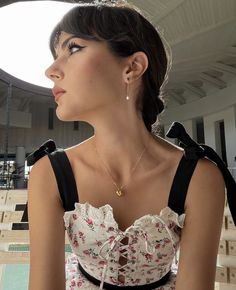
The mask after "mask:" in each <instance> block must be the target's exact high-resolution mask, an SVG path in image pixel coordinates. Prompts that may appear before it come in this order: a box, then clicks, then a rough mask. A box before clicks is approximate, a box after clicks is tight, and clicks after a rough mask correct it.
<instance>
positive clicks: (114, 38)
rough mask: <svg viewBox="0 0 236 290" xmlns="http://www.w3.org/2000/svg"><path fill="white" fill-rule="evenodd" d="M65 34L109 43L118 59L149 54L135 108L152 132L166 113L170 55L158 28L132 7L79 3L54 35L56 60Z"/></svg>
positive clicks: (59, 24) (51, 45) (52, 44)
mask: <svg viewBox="0 0 236 290" xmlns="http://www.w3.org/2000/svg"><path fill="white" fill-rule="evenodd" d="M62 31H64V32H66V33H69V34H72V35H75V36H76V37H79V38H83V39H86V40H95V41H106V42H107V43H108V47H109V48H110V50H111V52H112V53H114V55H116V56H118V57H127V56H130V55H132V54H133V53H135V52H137V51H143V52H144V53H145V54H146V55H147V57H148V61H149V65H148V68H147V70H146V71H145V73H144V74H143V77H142V81H143V88H142V90H141V91H140V93H139V95H138V98H137V103H136V106H137V109H138V110H140V111H141V112H142V117H143V121H144V124H145V126H146V128H147V129H148V131H150V132H151V130H152V124H153V123H155V122H156V119H157V115H158V114H160V113H161V112H162V111H163V110H164V104H163V99H162V96H161V91H162V90H161V86H162V85H163V82H164V80H166V75H167V68H168V58H167V53H166V50H165V47H164V44H163V42H162V39H161V37H160V35H159V33H158V32H157V30H156V28H155V27H154V26H153V25H152V24H151V23H150V22H149V21H148V20H147V19H146V18H145V17H144V16H143V15H142V14H141V12H140V11H138V10H137V9H136V8H134V7H133V6H131V5H129V4H123V5H109V4H80V5H78V6H76V7H74V8H72V9H71V10H69V12H67V13H66V14H65V16H64V17H63V18H62V20H61V21H60V22H59V23H58V24H57V25H56V27H55V28H54V30H53V31H52V33H51V36H50V49H51V52H52V54H53V56H54V57H55V47H56V45H57V43H58V41H59V37H60V33H61V32H62Z"/></svg>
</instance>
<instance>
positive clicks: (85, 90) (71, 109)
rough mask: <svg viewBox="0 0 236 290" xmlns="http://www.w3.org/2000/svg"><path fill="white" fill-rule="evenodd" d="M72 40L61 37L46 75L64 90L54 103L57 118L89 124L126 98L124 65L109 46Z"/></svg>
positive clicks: (104, 43) (66, 36)
mask: <svg viewBox="0 0 236 290" xmlns="http://www.w3.org/2000/svg"><path fill="white" fill-rule="evenodd" d="M71 37H72V35H70V34H67V33H65V32H62V33H61V35H60V39H59V43H58V45H57V47H56V49H55V51H56V55H57V57H56V59H55V61H54V62H53V64H52V65H51V66H50V67H49V68H48V69H47V70H46V72H45V74H46V76H47V77H48V78H50V79H51V80H52V81H53V82H54V87H59V88H61V89H63V90H65V93H64V94H62V95H60V97H59V98H57V99H56V100H55V101H56V103H57V105H58V106H57V110H56V113H57V116H58V118H59V119H60V120H63V121H74V120H85V121H86V120H88V119H89V117H90V114H91V116H92V115H93V114H94V111H95V110H96V113H98V114H99V113H101V114H102V113H104V109H107V110H109V108H111V106H114V105H115V103H116V102H119V101H120V100H121V99H123V98H124V97H125V89H126V84H125V82H124V80H123V78H122V74H123V70H124V62H123V61H122V60H123V59H121V58H118V57H115V56H114V55H113V54H112V53H111V52H110V51H109V49H108V46H107V43H106V42H97V41H91V40H89V41H88V40H84V39H81V38H76V37H73V38H71ZM63 43H64V45H63Z"/></svg>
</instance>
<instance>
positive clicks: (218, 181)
mask: <svg viewBox="0 0 236 290" xmlns="http://www.w3.org/2000/svg"><path fill="white" fill-rule="evenodd" d="M224 201H225V184H224V179H223V176H222V174H221V172H220V170H219V169H218V167H217V166H216V165H215V164H214V163H213V162H211V161H209V160H207V159H202V160H199V161H198V164H197V166H196V169H195V171H194V174H193V176H192V179H191V182H190V184H189V189H188V194H187V198H186V203H185V206H186V210H185V213H186V216H185V225H184V228H183V229H182V233H181V242H180V260H179V267H178V274H177V280H176V290H189V289H191V290H213V289H214V281H215V270H216V259H217V252H218V247H219V240H220V234H221V227H222V221H223V212H224V203H225V202H224Z"/></svg>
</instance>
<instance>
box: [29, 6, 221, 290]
mask: <svg viewBox="0 0 236 290" xmlns="http://www.w3.org/2000/svg"><path fill="white" fill-rule="evenodd" d="M50 48H51V51H52V54H53V56H54V59H55V61H54V62H53V64H52V65H51V66H50V67H49V68H48V69H47V70H46V76H47V77H48V78H50V79H51V80H52V81H53V83H54V88H53V93H54V96H55V102H56V103H57V109H56V114H57V116H58V118H59V119H60V120H62V121H75V120H79V121H86V122H88V123H89V124H91V125H92V126H93V127H94V135H93V136H92V137H91V138H89V139H87V140H86V141H84V142H81V143H80V144H78V145H76V146H73V147H71V148H67V149H66V150H65V151H61V153H60V154H61V155H60V156H61V157H60V158H61V159H60V158H59V159H60V160H64V161H63V162H64V163H63V162H62V164H59V163H58V162H61V161H58V160H59V159H58V160H57V157H56V156H57V154H49V155H48V156H44V157H43V158H41V159H40V160H39V161H38V162H37V163H36V164H35V166H34V167H33V169H32V171H31V174H30V180H29V188H28V192H29V226H30V251H31V255H30V279H29V289H30V290H47V289H48V290H54V289H55V290H63V289H65V288H66V289H71V290H72V289H119V288H122V287H123V288H124V289H125V287H127V286H130V287H129V288H126V289H131V287H133V288H132V289H158V290H173V289H175V290H190V289H191V290H213V289H214V279H215V269H216V256H217V252H218V245H219V238H220V233H221V226H222V216H223V210H224V199H225V185H224V179H223V177H222V174H221V172H220V170H219V169H218V168H217V166H216V165H215V164H214V163H213V162H211V161H210V160H208V159H206V158H201V159H200V160H199V161H198V162H195V161H196V160H195V161H194V159H191V158H189V160H188V162H189V161H190V163H189V164H190V165H191V164H194V165H193V166H192V167H191V168H192V169H191V170H190V169H188V167H184V166H183V164H182V163H184V162H186V160H185V159H186V157H185V156H187V155H186V154H185V153H186V152H184V150H183V149H182V148H180V147H178V146H175V145H172V144H171V143H169V142H167V141H166V140H164V139H162V138H161V137H159V136H155V134H153V132H152V124H153V123H155V121H156V118H157V115H158V114H160V113H161V112H162V111H163V108H164V106H163V101H162V98H161V91H162V88H163V85H164V83H165V81H166V79H167V73H168V70H169V67H168V59H167V55H166V50H165V48H164V45H163V39H161V37H160V35H159V34H158V32H157V30H156V29H155V28H154V27H153V26H152V24H151V23H150V22H149V21H148V20H147V19H146V18H145V17H144V16H142V15H141V13H140V12H138V11H137V10H136V9H135V8H132V7H131V6H129V5H128V4H89V5H88V4H87V5H79V6H77V7H75V8H73V9H72V10H71V11H69V12H68V13H67V14H66V15H65V16H64V18H63V19H62V21H61V22H60V23H59V24H58V25H57V26H56V27H55V29H54V31H53V32H52V35H51V39H50ZM63 154H64V155H63ZM58 155H59V154H58ZM48 157H49V158H48ZM67 158H68V159H67ZM194 162H195V163H194ZM70 166H71V167H70ZM189 168H190V167H189ZM177 173H178V174H177ZM206 174H207V178H206ZM72 195H73V197H72ZM68 200H70V201H68ZM78 201H79V202H78ZM69 202H70V203H71V202H72V204H73V205H74V207H73V208H72V207H66V206H67V205H66V204H67V203H69ZM175 208H176V210H175ZM181 208H182V209H181ZM64 211H65V212H64ZM65 227H66V229H67V233H68V237H69V241H70V243H71V247H72V249H73V252H74V253H73V254H71V255H70V256H69V258H68V259H67V263H66V265H65V256H64V246H65ZM179 246H180V257H179V263H178V272H177V274H176V271H175V269H174V266H175V265H174V263H173V265H172V262H173V261H174V260H175V259H174V257H175V256H176V252H177V250H178V247H179ZM176 263H177V262H176ZM65 270H66V271H65ZM140 285H142V286H140Z"/></svg>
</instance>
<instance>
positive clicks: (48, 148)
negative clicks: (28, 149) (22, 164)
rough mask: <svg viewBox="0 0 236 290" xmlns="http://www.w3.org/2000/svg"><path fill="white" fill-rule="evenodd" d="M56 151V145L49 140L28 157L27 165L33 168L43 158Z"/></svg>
mask: <svg viewBox="0 0 236 290" xmlns="http://www.w3.org/2000/svg"><path fill="white" fill-rule="evenodd" d="M55 150H56V144H55V142H54V141H53V140H51V139H49V140H48V141H46V142H44V143H43V144H42V145H41V146H40V147H39V149H37V150H35V151H34V152H33V153H31V154H30V155H29V156H28V157H27V165H28V166H32V165H34V163H35V162H36V161H38V160H39V159H40V158H42V157H43V156H45V155H47V154H49V153H51V152H53V151H55Z"/></svg>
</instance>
